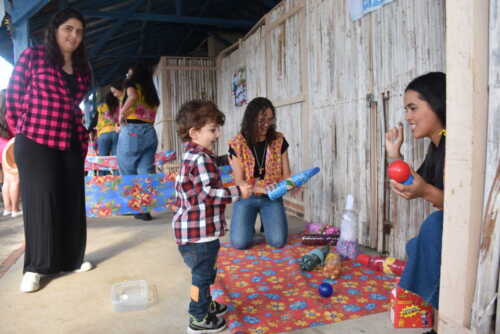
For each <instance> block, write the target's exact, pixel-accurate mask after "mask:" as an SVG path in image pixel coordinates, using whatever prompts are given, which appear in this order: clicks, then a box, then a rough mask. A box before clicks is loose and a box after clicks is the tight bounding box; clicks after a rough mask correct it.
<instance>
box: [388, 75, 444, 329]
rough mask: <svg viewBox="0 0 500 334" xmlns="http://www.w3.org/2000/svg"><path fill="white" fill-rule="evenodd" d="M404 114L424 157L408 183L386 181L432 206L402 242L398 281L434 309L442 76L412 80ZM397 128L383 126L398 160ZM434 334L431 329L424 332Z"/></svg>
mask: <svg viewBox="0 0 500 334" xmlns="http://www.w3.org/2000/svg"><path fill="white" fill-rule="evenodd" d="M404 104H405V111H406V116H405V119H406V121H407V122H408V124H409V125H410V127H411V131H412V133H413V136H414V137H415V138H416V139H419V138H426V137H427V138H429V139H430V144H429V148H428V150H427V155H426V157H425V160H424V162H423V164H422V166H420V168H419V169H418V171H417V172H416V173H415V172H413V170H412V174H413V177H414V180H413V184H411V185H403V184H400V183H396V182H395V181H391V188H392V190H393V191H394V192H395V193H396V194H398V195H399V196H401V197H403V198H405V199H413V198H419V197H420V198H422V199H424V200H426V201H429V202H430V203H431V204H432V205H433V206H434V207H435V208H436V209H437V210H436V211H435V212H433V213H432V214H431V215H430V216H429V217H427V218H426V219H425V220H424V222H423V223H422V226H421V227H420V232H419V234H418V235H417V236H416V237H415V238H413V239H411V240H410V241H409V242H408V244H407V245H406V251H407V255H408V262H407V264H406V267H405V270H404V272H403V276H402V277H401V281H400V283H399V284H400V286H401V287H402V288H403V289H406V290H409V291H412V292H414V293H416V294H417V295H420V296H421V297H422V298H423V299H424V300H425V301H427V302H429V303H430V304H432V306H433V307H434V308H435V309H436V310H437V308H438V306H439V281H440V268H441V245H442V234H443V211H442V210H443V202H444V193H443V188H444V184H443V174H444V155H445V134H446V132H445V130H444V129H445V127H446V77H445V74H444V73H441V72H433V73H428V74H425V75H422V76H420V77H418V78H416V79H414V80H413V81H412V82H410V84H409V85H408V86H407V87H406V90H405V95H404ZM402 142H403V127H402V125H401V124H400V125H399V127H398V128H393V129H391V130H389V132H388V133H387V134H386V149H387V154H388V157H389V158H393V159H401V158H402V157H401V154H400V148H401V144H402ZM427 333H428V334H432V333H435V332H434V330H431V331H430V332H427Z"/></svg>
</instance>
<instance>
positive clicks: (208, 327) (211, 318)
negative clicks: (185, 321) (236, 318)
mask: <svg viewBox="0 0 500 334" xmlns="http://www.w3.org/2000/svg"><path fill="white" fill-rule="evenodd" d="M224 329H226V320H224V318H219V317H217V316H216V315H215V314H213V313H208V314H207V315H206V316H205V318H203V320H200V321H198V320H196V319H194V318H193V317H191V318H190V319H189V326H188V329H187V331H188V333H189V334H195V333H202V334H204V333H206V334H210V333H219V332H222V331H223V330H224Z"/></svg>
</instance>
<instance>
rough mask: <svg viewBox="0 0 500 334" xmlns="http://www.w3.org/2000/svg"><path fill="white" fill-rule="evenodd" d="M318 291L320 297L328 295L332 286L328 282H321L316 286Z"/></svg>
mask: <svg viewBox="0 0 500 334" xmlns="http://www.w3.org/2000/svg"><path fill="white" fill-rule="evenodd" d="M318 292H319V294H320V295H321V296H322V297H325V298H327V297H330V296H331V295H332V294H333V288H332V286H331V285H330V284H328V283H321V284H320V285H319V287H318Z"/></svg>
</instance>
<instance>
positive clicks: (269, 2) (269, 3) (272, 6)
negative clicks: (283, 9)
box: [262, 0, 277, 9]
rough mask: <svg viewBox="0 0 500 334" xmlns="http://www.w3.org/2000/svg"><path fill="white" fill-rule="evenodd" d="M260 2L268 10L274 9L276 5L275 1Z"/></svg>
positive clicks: (263, 0) (264, 0) (265, 0)
mask: <svg viewBox="0 0 500 334" xmlns="http://www.w3.org/2000/svg"><path fill="white" fill-rule="evenodd" d="M262 2H263V3H264V5H265V6H266V7H267V8H269V9H271V8H274V6H276V3H277V1H276V0H262Z"/></svg>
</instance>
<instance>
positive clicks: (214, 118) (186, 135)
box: [173, 100, 251, 333]
mask: <svg viewBox="0 0 500 334" xmlns="http://www.w3.org/2000/svg"><path fill="white" fill-rule="evenodd" d="M224 120H225V117H224V114H223V113H222V112H221V111H220V110H218V109H217V106H216V105H215V104H214V103H213V102H209V101H201V100H193V101H190V102H187V103H185V104H184V105H183V106H182V107H181V109H180V111H179V114H178V115H177V117H176V120H175V121H176V123H177V132H178V134H179V136H180V137H181V139H182V141H184V142H185V153H184V155H183V157H182V165H181V169H180V172H179V176H178V177H177V180H176V182H175V190H176V196H177V206H178V210H177V212H176V213H175V215H174V218H173V228H174V234H175V239H176V242H177V244H178V245H179V251H180V253H181V255H182V257H183V258H184V262H185V263H186V265H187V266H188V267H189V268H190V269H191V279H192V283H191V284H192V285H191V302H190V304H189V314H190V320H189V327H188V333H218V332H220V331H223V330H224V329H225V327H226V321H225V320H224V318H222V317H220V316H222V315H223V314H224V313H226V312H227V306H226V305H223V304H219V303H217V302H216V301H214V300H212V296H211V295H210V285H212V284H213V283H214V281H215V277H216V273H217V271H216V268H215V264H216V261H217V253H218V251H219V247H220V244H219V237H220V236H222V235H224V229H225V225H226V221H225V218H224V209H225V206H226V204H229V203H231V202H233V201H236V200H238V199H240V198H248V197H249V196H250V195H251V186H250V185H248V184H242V185H240V186H231V187H227V188H225V187H224V186H223V184H222V180H221V178H220V175H219V172H218V169H217V165H216V163H215V159H216V156H215V154H214V153H213V148H214V144H215V142H216V141H217V138H218V137H219V135H220V126H222V125H224Z"/></svg>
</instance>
